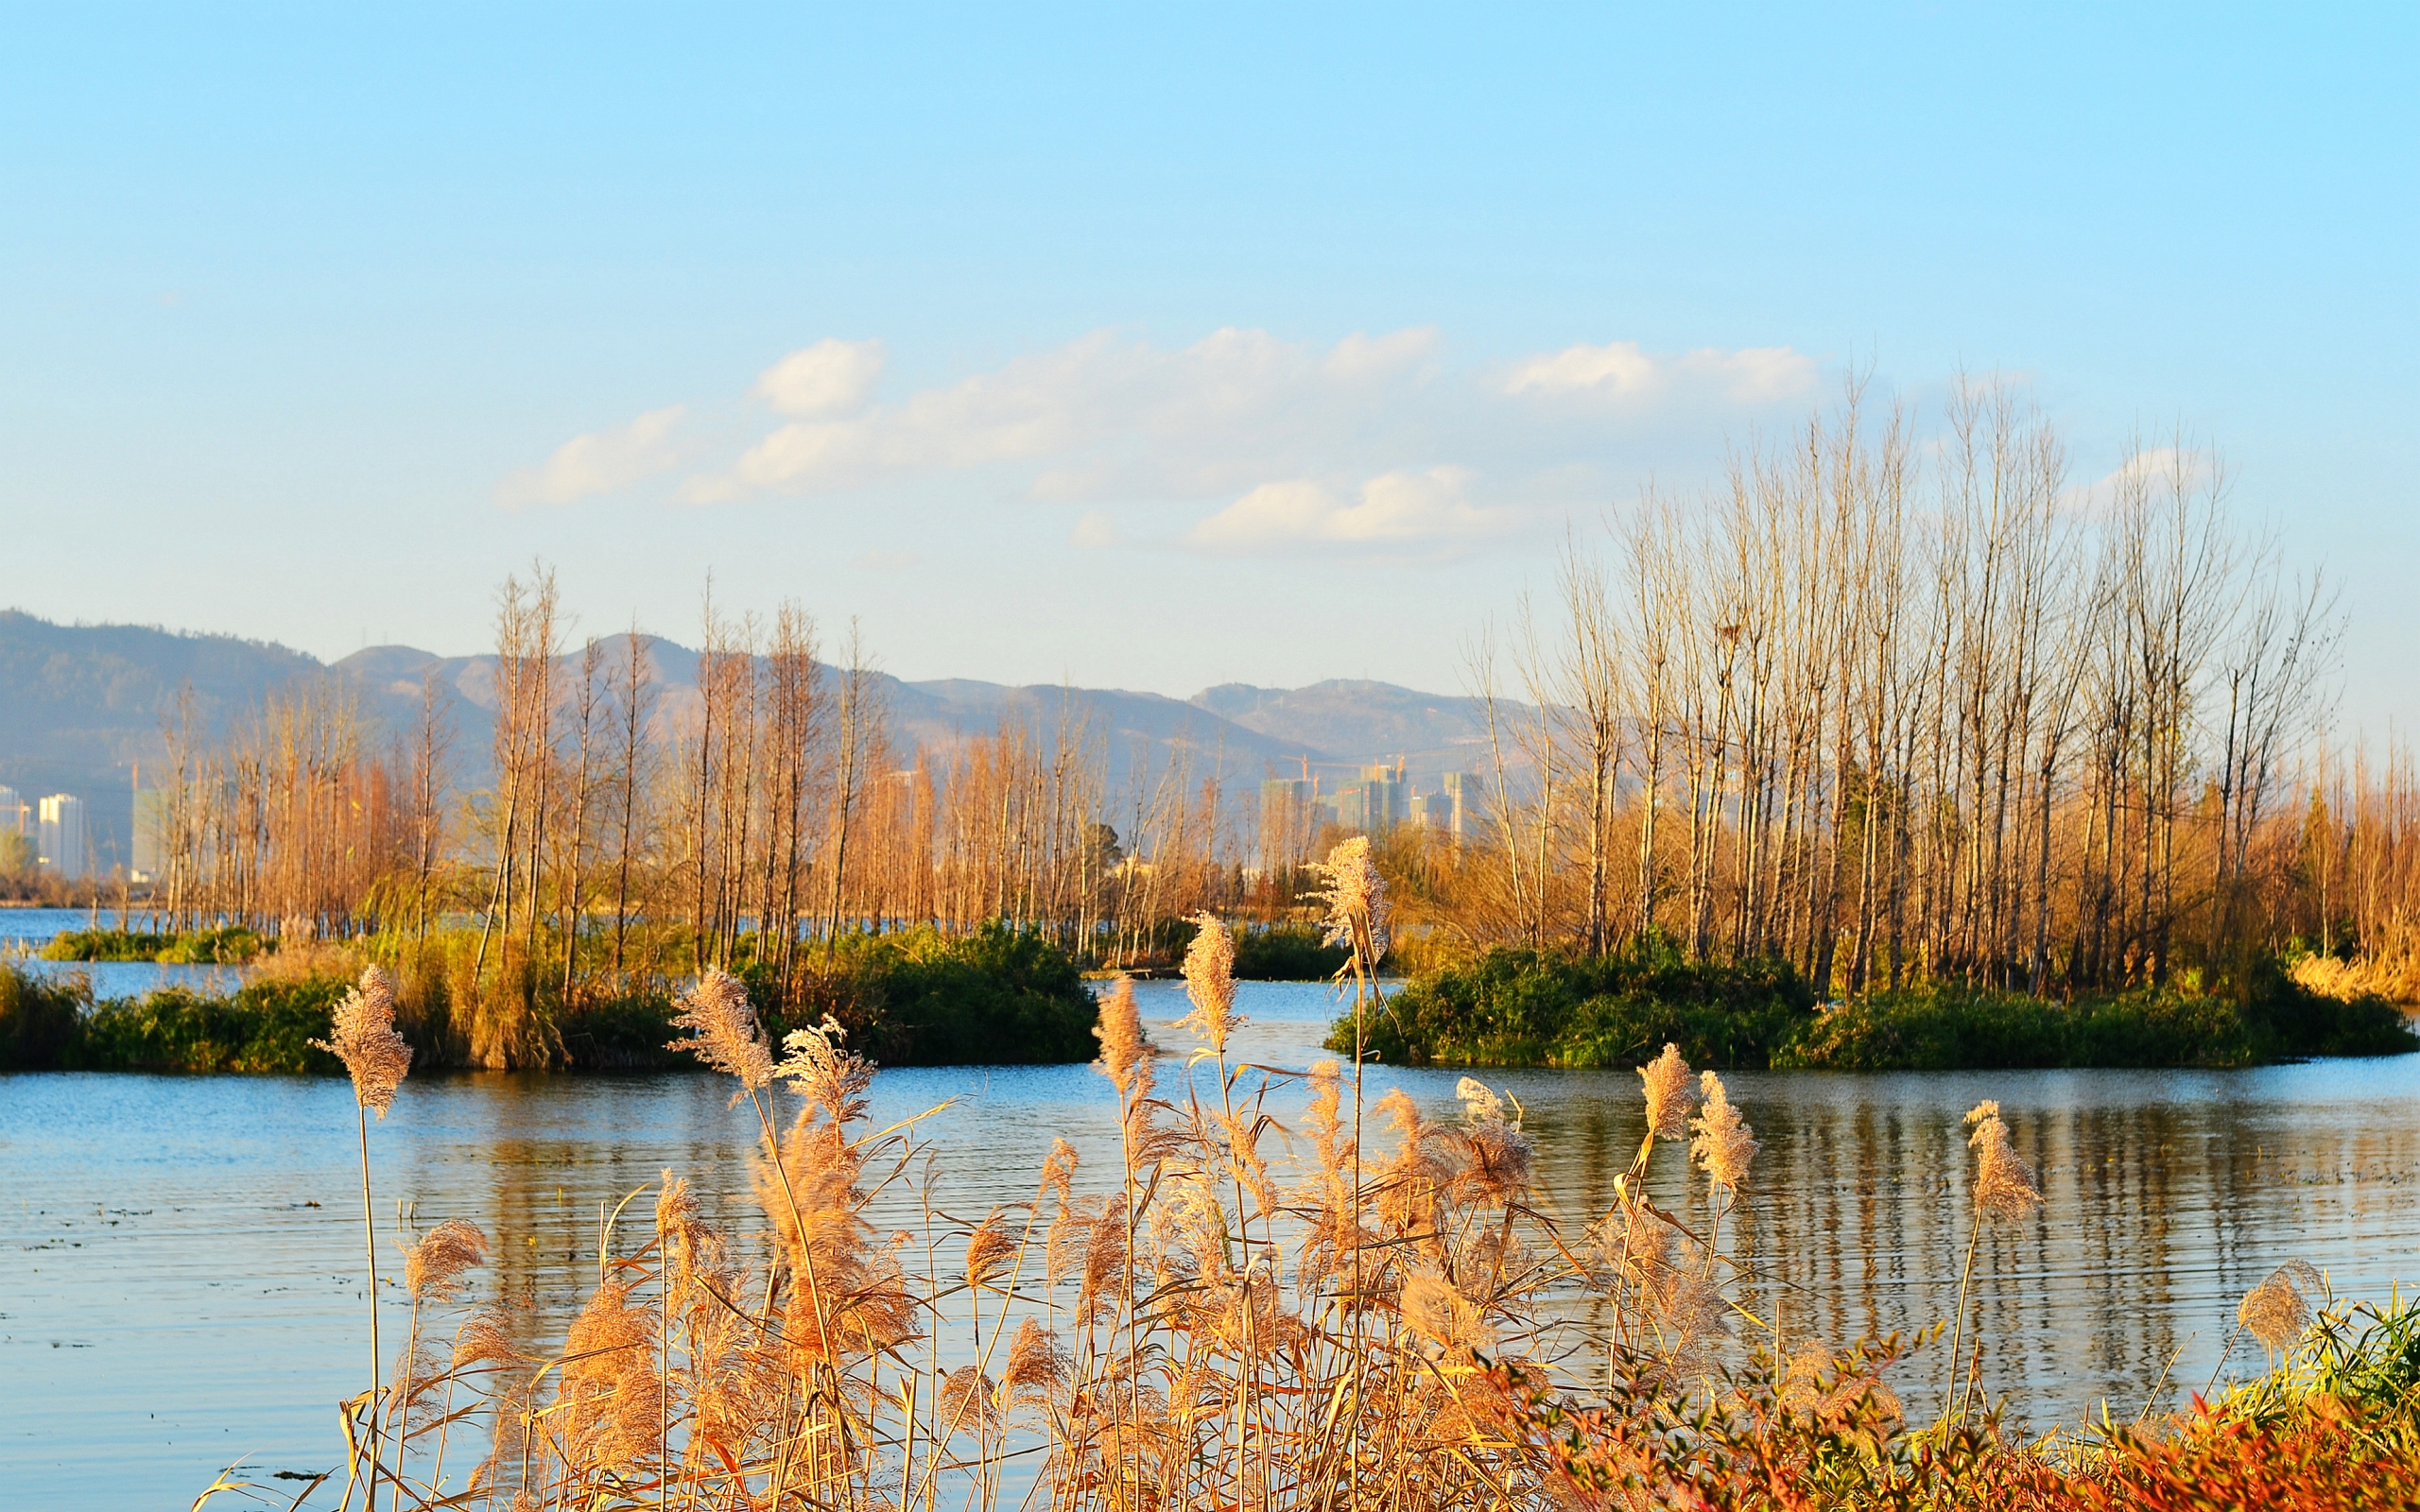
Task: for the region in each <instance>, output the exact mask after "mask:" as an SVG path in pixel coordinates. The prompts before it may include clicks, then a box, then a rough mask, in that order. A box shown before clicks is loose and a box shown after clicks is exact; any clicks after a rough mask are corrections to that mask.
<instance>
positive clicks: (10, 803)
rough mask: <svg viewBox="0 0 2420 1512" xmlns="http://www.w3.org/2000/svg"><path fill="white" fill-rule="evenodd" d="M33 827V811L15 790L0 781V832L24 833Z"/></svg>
mask: <svg viewBox="0 0 2420 1512" xmlns="http://www.w3.org/2000/svg"><path fill="white" fill-rule="evenodd" d="M33 827H34V811H33V810H32V809H31V808H29V807H27V806H26V800H25V799H22V798H20V797H18V796H17V790H16V789H15V788H13V787H10V786H9V785H8V784H6V783H0V834H24V833H26V832H27V831H29V830H31V829H32V828H33Z"/></svg>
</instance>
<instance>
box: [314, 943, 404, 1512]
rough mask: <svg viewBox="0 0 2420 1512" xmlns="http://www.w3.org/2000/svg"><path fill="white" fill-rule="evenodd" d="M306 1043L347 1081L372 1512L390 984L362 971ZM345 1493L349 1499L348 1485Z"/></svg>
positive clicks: (368, 1511) (380, 1365) (396, 1080)
mask: <svg viewBox="0 0 2420 1512" xmlns="http://www.w3.org/2000/svg"><path fill="white" fill-rule="evenodd" d="M311 1043H312V1044H313V1045H314V1046H316V1047H318V1048H319V1049H321V1050H324V1051H326V1052H328V1053H329V1054H330V1055H332V1056H335V1057H337V1059H338V1060H341V1061H343V1062H344V1069H345V1072H346V1074H348V1075H350V1076H351V1077H352V1078H353V1100H354V1116H355V1119H356V1121H357V1123H358V1125H359V1127H358V1130H357V1132H358V1133H359V1135H360V1144H361V1243H362V1251H363V1256H364V1264H365V1268H366V1271H367V1274H368V1276H369V1279H370V1394H369V1398H368V1400H367V1403H366V1406H365V1414H366V1417H365V1427H366V1429H367V1431H368V1434H369V1437H370V1464H371V1479H370V1486H369V1488H368V1489H367V1490H366V1491H365V1492H363V1494H362V1505H363V1509H364V1512H377V1502H378V1463H379V1460H378V1440H379V1435H378V1393H379V1383H380V1379H381V1377H382V1376H383V1374H384V1373H385V1368H386V1360H385V1358H384V1356H383V1354H382V1353H381V1351H380V1349H379V1348H378V1225H377V1215H376V1212H375V1211H374V1210H373V1209H372V1205H371V1197H370V1113H371V1110H372V1108H375V1109H376V1110H377V1113H378V1117H379V1119H380V1121H381V1122H384V1121H385V1119H386V1117H387V1109H388V1108H392V1107H393V1106H394V1103H395V1091H396V1089H397V1088H399V1087H401V1086H402V1085H403V1080H404V1077H405V1076H406V1074H409V1072H410V1071H411V1065H412V1047H411V1046H409V1045H407V1044H406V1043H405V1042H404V1037H403V1036H402V1035H399V1034H397V1033H396V1032H395V986H394V983H393V982H392V981H391V980H390V979H389V977H388V975H387V973H386V972H385V971H380V970H379V969H378V968H377V967H374V966H371V967H365V968H363V969H362V972H361V980H360V981H359V982H358V983H356V984H354V986H353V987H351V988H347V989H346V991H345V995H344V999H343V1001H341V1002H339V1003H338V1004H337V1006H336V1011H335V1013H334V1015H333V1016H332V1019H331V1026H330V1030H329V1038H328V1039H326V1040H312V1041H311ZM346 1494H347V1495H351V1486H349V1485H348V1486H347V1489H346Z"/></svg>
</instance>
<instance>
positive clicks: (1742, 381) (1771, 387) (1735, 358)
mask: <svg viewBox="0 0 2420 1512" xmlns="http://www.w3.org/2000/svg"><path fill="white" fill-rule="evenodd" d="M1680 368H1681V370H1682V371H1683V372H1684V373H1686V374H1689V375H1691V376H1693V377H1703V378H1708V379H1711V380H1713V381H1714V382H1715V383H1717V384H1719V385H1720V387H1721V389H1722V394H1723V397H1724V398H1726V399H1729V400H1731V401H1733V402H1734V403H1736V404H1771V403H1772V402H1774V401H1777V400H1785V399H1796V398H1798V397H1800V396H1801V395H1804V394H1806V393H1808V392H1810V391H1811V390H1812V389H1813V388H1814V387H1815V360H1814V359H1813V358H1812V357H1809V356H1807V355H1806V353H1805V352H1797V351H1793V350H1791V349H1790V348H1789V347H1743V348H1741V349H1740V350H1739V351H1737V352H1721V351H1718V350H1716V349H1715V348H1713V347H1702V348H1700V349H1699V350H1697V351H1695V352H1690V353H1689V354H1688V355H1687V356H1685V357H1683V358H1682V359H1681V362H1680Z"/></svg>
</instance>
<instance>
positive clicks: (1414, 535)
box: [1184, 467, 1515, 551]
mask: <svg viewBox="0 0 2420 1512" xmlns="http://www.w3.org/2000/svg"><path fill="white" fill-rule="evenodd" d="M1473 476H1474V475H1473V474H1472V473H1471V472H1469V470H1467V469H1464V468H1458V467H1436V468H1430V469H1428V470H1426V472H1387V473H1382V474H1380V475H1379V476H1377V477H1374V478H1372V479H1370V481H1368V482H1367V483H1364V484H1363V485H1362V486H1361V491H1360V496H1359V498H1358V499H1357V500H1356V501H1355V502H1352V503H1347V502H1346V501H1345V500H1343V499H1341V498H1340V497H1338V496H1337V494H1336V493H1335V492H1334V491H1333V490H1330V489H1329V488H1327V487H1326V486H1325V485H1324V484H1321V483H1317V482H1313V481H1311V480H1309V479H1306V478H1297V479H1294V480H1292V481H1289V482H1285V483H1266V484H1263V485H1261V486H1260V487H1259V488H1256V489H1254V490H1252V491H1251V492H1249V493H1247V494H1245V495H1244V496H1243V497H1242V498H1240V499H1237V500H1236V502H1235V503H1233V504H1231V505H1229V506H1227V507H1225V508H1223V509H1221V510H1219V512H1218V513H1216V514H1214V515H1211V516H1209V517H1208V518H1207V519H1204V520H1202V521H1200V522H1199V523H1197V524H1195V525H1194V526H1193V528H1192V529H1191V530H1190V531H1188V532H1186V534H1185V537H1184V541H1185V543H1186V544H1187V545H1192V546H1198V547H1201V548H1204V549H1206V550H1211V551H1268V550H1272V549H1277V548H1283V547H1287V546H1293V545H1301V544H1305V543H1312V542H1319V543H1326V544H1334V545H1350V546H1361V547H1385V546H1395V547H1408V546H1430V547H1433V546H1438V545H1445V544H1451V543H1454V542H1457V541H1468V540H1471V539H1473V538H1476V537H1479V536H1486V535H1492V534H1495V533H1496V532H1498V531H1501V530H1504V529H1506V528H1508V527H1509V526H1510V525H1512V524H1514V523H1515V517H1514V516H1513V512H1512V511H1510V510H1505V509H1483V508H1479V507H1476V506H1474V505H1473V504H1471V502H1470V500H1469V498H1468V497H1467V493H1468V490H1469V486H1470V484H1471V482H1472V481H1473Z"/></svg>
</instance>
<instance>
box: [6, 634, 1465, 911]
mask: <svg viewBox="0 0 2420 1512" xmlns="http://www.w3.org/2000/svg"><path fill="white" fill-rule="evenodd" d="M643 639H644V642H645V646H644V649H645V652H646V655H647V657H648V667H649V672H650V676H651V677H652V678H653V679H654V681H655V684H656V687H657V690H658V697H659V702H658V706H657V717H658V718H660V719H665V720H668V721H672V722H674V723H675V724H677V723H678V722H680V721H682V720H683V719H685V718H687V717H688V716H689V715H690V714H691V713H692V712H693V711H694V710H695V708H696V706H697V703H698V687H697V685H698V654H697V652H695V651H694V650H691V649H689V648H688V647H685V646H683V645H680V644H677V643H675V642H672V641H668V640H666V639H663V638H661V637H645V638H643ZM624 654H626V651H625V644H624V641H623V638H622V637H620V636H614V637H611V638H609V639H608V641H607V645H606V657H607V661H608V662H609V664H610V663H611V662H613V661H614V659H615V658H616V657H619V656H621V655H624ZM578 664H579V663H578V657H577V654H576V653H575V655H574V656H573V657H572V658H571V659H569V667H568V669H567V670H569V671H570V672H571V674H572V676H574V677H577V669H578ZM431 675H434V677H435V679H436V680H437V681H438V683H439V684H440V685H441V687H442V688H443V689H444V690H445V693H446V695H447V696H448V702H449V704H450V706H451V710H452V714H453V718H454V721H455V726H456V735H455V740H454V746H453V753H454V769H455V775H456V778H457V781H458V782H467V783H470V784H472V785H477V784H479V783H480V782H482V781H483V780H484V776H485V772H486V770H487V765H488V760H489V747H490V743H491V736H492V733H493V719H494V706H495V692H494V689H495V659H494V657H493V656H488V655H482V656H466V657H441V656H438V655H435V654H434V653H431V652H427V651H422V650H417V649H415V648H413V647H410V646H401V645H382V646H372V647H370V648H369V649H366V650H362V651H356V652H354V654H353V655H351V656H348V657H345V658H343V659H341V660H340V661H337V662H333V663H328V664H322V663H321V662H319V661H318V660H317V659H316V658H313V657H311V656H308V655H306V654H304V653H302V652H300V651H295V650H291V649H288V648H287V647H285V646H282V645H276V644H267V643H263V642H256V641H244V640H239V639H236V638H234V637H233V636H221V635H207V634H189V633H181V632H175V631H169V630H164V629H161V628H158V627H144V626H130V625H103V626H67V625H55V624H52V623H50V622H49V621H46V620H42V619H38V618H36V617H34V616H33V615H30V614H25V613H21V612H18V611H15V610H0V783H6V784H7V785H9V786H11V787H14V788H16V789H17V790H18V791H19V792H21V793H24V794H26V795H27V796H28V801H30V799H31V798H32V797H33V796H38V795H41V794H46V793H53V792H66V793H74V794H77V795H78V797H81V798H83V799H85V801H86V804H87V806H88V822H89V824H90V827H91V832H92V839H93V844H94V847H95V851H96V852H97V855H98V858H99V860H100V861H101V863H102V864H103V865H104V866H107V865H112V864H115V863H116V862H119V861H122V860H124V859H125V857H126V855H127V854H128V847H127V837H128V836H129V835H130V833H131V816H132V806H133V805H132V797H131V794H132V789H133V786H134V784H135V782H136V781H137V779H138V774H139V772H140V770H141V768H142V767H144V766H145V765H152V764H157V763H159V762H160V761H162V760H163V759H164V755H165V746H164V741H163V739H162V736H161V725H162V721H163V719H164V717H165V716H167V715H168V714H170V713H172V711H173V709H174V707H175V704H176V700H177V699H178V697H179V696H180V695H181V693H182V690H183V689H185V688H186V687H187V686H190V687H191V689H192V691H193V713H194V716H195V719H196V721H197V723H198V724H199V725H200V726H201V727H202V728H204V729H205V730H208V731H209V732H210V734H211V735H212V736H213V737H216V736H218V735H221V734H223V733H225V731H226V730H228V729H229V728H230V727H231V726H232V725H233V723H234V722H235V721H237V720H239V719H241V718H242V717H244V715H245V714H247V713H249V712H251V711H252V710H255V709H257V708H258V707H259V705H260V703H261V701H262V699H263V698H264V697H266V696H268V695H269V694H272V693H275V692H278V691H280V690H282V689H285V688H288V687H291V686H294V685H295V684H296V683H297V682H298V681H301V680H304V679H312V678H315V677H320V676H326V677H332V678H337V679H343V680H345V681H346V682H349V683H351V684H352V685H354V687H356V688H357V689H358V691H359V694H360V697H361V703H362V710H363V713H365V714H368V715H369V716H371V717H372V719H374V720H375V721H376V722H377V723H378V724H379V725H380V726H381V727H382V728H383V729H384V730H387V731H389V732H397V733H399V732H401V731H403V730H407V729H409V728H410V726H411V723H412V721H413V720H414V719H415V718H416V717H417V716H418V713H419V710H420V705H421V698H422V686H423V679H424V678H427V677H429V676H431ZM875 681H876V684H877V686H878V688H879V690H880V692H881V695H882V696H883V697H884V698H885V699H886V700H887V702H888V705H889V708H890V721H891V731H892V738H893V740H894V742H895V743H896V744H897V746H898V747H900V748H901V750H902V751H903V752H904V751H906V750H908V749H909V748H911V747H916V746H923V747H925V748H926V749H928V750H936V751H939V750H945V749H947V748H948V747H951V746H953V745H954V744H956V743H957V742H958V741H959V740H961V739H964V738H966V737H969V736H973V735H986V734H990V733H992V732H994V730H998V729H999V728H1000V727H1001V724H1002V721H1003V720H1004V719H1016V720H1022V721H1025V722H1026V723H1027V724H1028V725H1029V727H1032V728H1036V729H1038V730H1054V729H1055V728H1056V727H1057V726H1058V725H1059V724H1060V723H1062V722H1063V721H1065V720H1069V719H1073V720H1078V721H1081V722H1082V723H1083V724H1084V725H1085V726H1086V727H1087V729H1088V730H1089V732H1090V733H1091V734H1092V735H1093V736H1094V737H1095V738H1096V739H1099V740H1102V741H1104V742H1105V744H1106V747H1107V751H1108V755H1109V760H1110V780H1111V782H1112V785H1113V787H1114V788H1117V787H1125V786H1129V785H1131V784H1132V783H1133V782H1134V781H1135V780H1136V779H1137V778H1138V777H1140V778H1143V779H1145V780H1155V779H1156V778H1158V777H1159V776H1160V775H1161V774H1163V773H1165V772H1166V771H1167V770H1168V769H1169V767H1170V765H1171V764H1174V763H1182V764H1183V770H1184V772H1185V773H1186V774H1187V775H1188V776H1189V777H1190V778H1191V779H1192V780H1195V781H1199V780H1201V779H1203V778H1208V777H1212V776H1217V777H1219V778H1220V779H1221V780H1223V781H1226V782H1257V781H1258V780H1259V779H1260V778H1261V777H1263V776H1264V775H1271V774H1274V775H1284V776H1297V775H1300V774H1301V773H1302V771H1303V770H1304V769H1305V766H1307V767H1308V768H1309V770H1310V771H1311V772H1313V773H1314V774H1316V775H1319V776H1321V777H1322V778H1324V779H1325V780H1326V785H1327V786H1329V787H1330V788H1334V787H1337V786H1340V785H1342V784H1341V781H1340V780H1341V779H1343V778H1344V777H1345V776H1346V775H1347V774H1349V773H1351V772H1352V771H1354V770H1355V769H1357V768H1358V767H1360V766H1363V765H1374V764H1377V763H1381V762H1383V763H1387V764H1389V765H1392V764H1393V763H1395V762H1397V761H1401V762H1402V763H1403V764H1404V765H1405V766H1406V768H1407V771H1408V773H1409V775H1410V776H1411V777H1412V778H1413V780H1414V781H1415V782H1422V781H1423V780H1428V781H1431V782H1433V780H1434V778H1435V777H1436V775H1437V774H1438V773H1440V772H1444V771H1454V770H1465V769H1471V770H1475V769H1477V768H1478V766H1479V765H1480V764H1481V762H1482V760H1483V758H1484V755H1485V750H1486V739H1487V729H1486V719H1485V714H1484V711H1483V709H1482V708H1481V706H1480V705H1479V704H1478V701H1477V700H1475V699H1471V698H1466V697H1461V696H1448V695H1438V694H1427V693H1421V692H1417V691H1415V690H1412V689H1409V688H1401V687H1396V686H1394V685H1392V684H1391V683H1384V682H1370V681H1359V680H1345V679H1340V680H1334V681H1328V682H1320V683H1314V684H1312V685H1311V686H1309V687H1305V688H1291V689H1288V688H1259V687H1252V686H1249V685H1246V684H1243V683H1223V684H1221V685H1219V686H1218V687H1215V688H1208V689H1205V690H1203V691H1202V692H1201V693H1199V694H1196V695H1195V696H1193V697H1191V698H1189V699H1180V698H1171V697H1168V696H1165V695H1161V694H1156V693H1137V692H1132V691H1129V690H1125V689H1115V688H1072V687H1068V688H1063V687H1059V686H1056V685H1051V684H1029V685H1026V686H1022V687H1010V686H1005V685H1003V684H1000V683H994V682H976V681H970V680H967V679H936V680H931V681H921V682H908V681H903V680H901V679H897V678H893V677H891V676H890V675H888V674H883V673H877V674H876V677H875ZM155 769H156V767H155ZM145 781H146V785H148V782H147V779H146V780H145ZM1424 785H1426V783H1424ZM1241 796H1242V795H1241V794H1240V793H1238V794H1237V797H1239V798H1240V797H1241Z"/></svg>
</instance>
